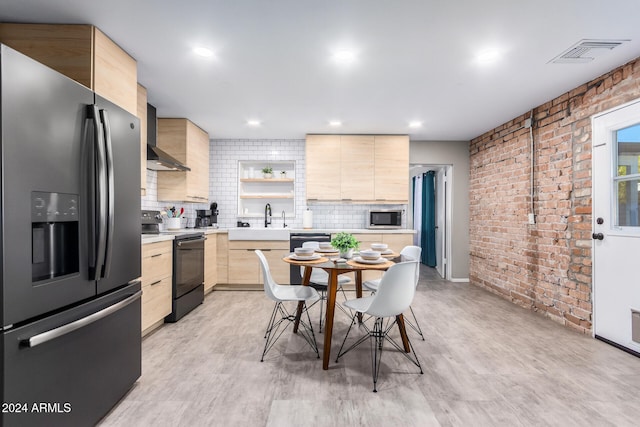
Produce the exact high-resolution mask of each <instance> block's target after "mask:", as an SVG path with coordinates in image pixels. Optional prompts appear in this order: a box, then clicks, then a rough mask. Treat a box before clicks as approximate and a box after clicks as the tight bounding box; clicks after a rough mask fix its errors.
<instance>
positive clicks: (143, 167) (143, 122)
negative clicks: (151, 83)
mask: <svg viewBox="0 0 640 427" xmlns="http://www.w3.org/2000/svg"><path fill="white" fill-rule="evenodd" d="M136 115H137V116H138V118H139V119H140V195H141V196H144V195H145V194H147V89H146V88H145V87H144V86H142V85H140V84H138V108H137V114H136Z"/></svg>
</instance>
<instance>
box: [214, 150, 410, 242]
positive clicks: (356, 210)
mask: <svg viewBox="0 0 640 427" xmlns="http://www.w3.org/2000/svg"><path fill="white" fill-rule="evenodd" d="M209 152H210V171H209V175H210V183H209V200H210V201H216V202H218V210H219V211H220V215H219V217H218V223H219V225H220V227H225V228H228V227H236V225H237V221H238V220H241V221H245V222H248V223H250V224H251V226H252V227H264V220H263V219H261V218H239V217H238V161H239V160H267V161H269V160H270V161H278V160H294V161H295V162H296V173H295V182H296V184H295V185H296V191H295V204H296V215H295V218H287V225H288V226H289V227H291V228H302V212H303V211H304V210H305V209H306V208H307V207H309V208H310V209H311V210H312V211H313V226H314V228H335V229H340V228H344V229H349V228H365V221H366V214H367V211H368V210H369V209H377V208H382V209H405V210H406V209H407V205H360V204H327V203H318V202H315V203H313V204H310V205H307V202H306V196H305V170H306V168H305V140H304V139H288V140H277V139H265V140H244V139H213V140H211V143H210V150H209ZM407 185H409V184H408V183H407ZM267 202H268V200H265V203H267ZM273 216H274V218H273V220H272V226H274V227H280V226H281V225H282V220H281V219H280V215H279V213H278V212H273ZM403 224H406V215H405V216H404V218H403Z"/></svg>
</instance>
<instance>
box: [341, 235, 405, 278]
mask: <svg viewBox="0 0 640 427" xmlns="http://www.w3.org/2000/svg"><path fill="white" fill-rule="evenodd" d="M332 237H333V236H332ZM354 237H355V238H356V239H357V240H358V241H359V242H360V249H370V248H371V244H372V243H386V244H388V245H389V249H391V250H393V251H394V252H396V253H400V251H401V250H402V248H404V247H405V246H409V245H413V234H410V233H359V234H354ZM349 274H350V277H351V280H352V281H353V283H355V278H354V277H353V275H352V274H351V273H349ZM380 277H382V272H381V271H374V270H366V271H363V272H362V281H363V282H364V281H366V280H373V279H379V278H380Z"/></svg>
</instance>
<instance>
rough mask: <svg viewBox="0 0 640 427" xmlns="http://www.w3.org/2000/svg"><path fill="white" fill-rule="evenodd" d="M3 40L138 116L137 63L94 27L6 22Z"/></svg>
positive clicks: (1, 27)
mask: <svg viewBox="0 0 640 427" xmlns="http://www.w3.org/2000/svg"><path fill="white" fill-rule="evenodd" d="M0 41H1V42H2V43H4V44H6V45H7V46H10V47H12V48H13V49H15V50H17V51H19V52H22V53H24V54H25V55H27V56H30V57H31V58H33V59H35V60H36V61H38V62H41V63H43V64H44V65H46V66H48V67H51V68H53V69H54V70H56V71H58V72H60V73H62V74H64V75H66V76H67V77H69V78H71V79H73V80H75V81H77V82H78V83H81V84H83V85H85V86H87V87H88V88H90V89H93V90H94V91H95V92H96V93H97V94H98V95H100V96H103V97H105V98H107V99H108V100H110V101H111V102H113V103H115V104H118V105H119V106H121V107H122V108H124V109H125V110H127V111H129V112H130V113H131V114H134V115H136V114H137V96H138V94H137V92H138V91H137V84H138V75H137V74H138V68H137V64H136V61H135V59H133V58H132V57H131V56H129V54H127V53H126V52H125V51H124V50H122V49H121V48H120V47H119V46H118V45H117V44H115V43H114V42H113V41H112V40H111V39H110V38H109V37H107V36H106V35H105V34H104V33H103V32H102V31H100V30H99V29H98V28H96V27H94V26H93V25H61V24H13V23H11V24H9V23H2V24H0Z"/></svg>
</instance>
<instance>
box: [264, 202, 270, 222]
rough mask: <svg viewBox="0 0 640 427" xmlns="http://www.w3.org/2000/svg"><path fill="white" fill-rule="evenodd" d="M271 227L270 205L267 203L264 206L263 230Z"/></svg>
mask: <svg viewBox="0 0 640 427" xmlns="http://www.w3.org/2000/svg"><path fill="white" fill-rule="evenodd" d="M269 225H271V205H270V204H269V203H267V204H266V205H265V206H264V228H267V227H268V226H269Z"/></svg>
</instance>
